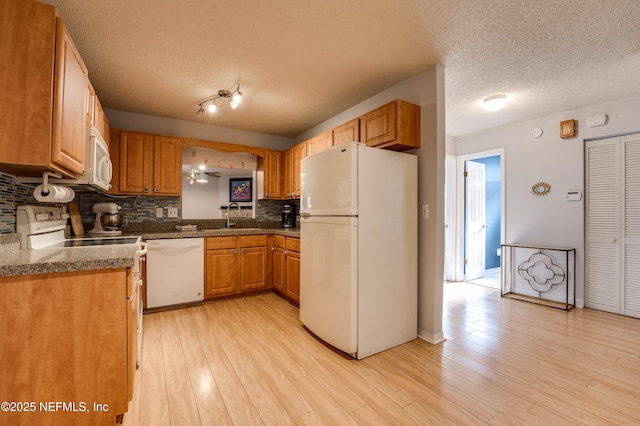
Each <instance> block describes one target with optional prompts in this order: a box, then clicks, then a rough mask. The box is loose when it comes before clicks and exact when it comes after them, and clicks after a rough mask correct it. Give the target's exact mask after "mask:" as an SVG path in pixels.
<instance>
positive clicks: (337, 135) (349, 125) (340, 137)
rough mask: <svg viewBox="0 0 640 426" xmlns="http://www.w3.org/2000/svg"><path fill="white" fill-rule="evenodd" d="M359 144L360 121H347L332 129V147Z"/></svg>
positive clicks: (357, 119)
mask: <svg viewBox="0 0 640 426" xmlns="http://www.w3.org/2000/svg"><path fill="white" fill-rule="evenodd" d="M354 141H355V142H360V119H359V118H356V119H354V120H351V121H348V122H346V123H344V124H342V125H340V126H338V127H336V128H335V129H333V145H334V146H335V145H343V144H346V143H349V142H354Z"/></svg>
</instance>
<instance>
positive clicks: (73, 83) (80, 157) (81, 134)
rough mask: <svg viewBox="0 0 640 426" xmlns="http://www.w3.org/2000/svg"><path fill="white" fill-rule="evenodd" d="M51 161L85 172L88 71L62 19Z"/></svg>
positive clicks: (74, 170) (57, 39) (57, 57)
mask: <svg viewBox="0 0 640 426" xmlns="http://www.w3.org/2000/svg"><path fill="white" fill-rule="evenodd" d="M54 84H55V90H54V104H53V140H52V143H51V161H52V162H53V163H54V164H57V165H58V166H60V167H63V168H64V169H66V170H69V171H71V172H73V173H77V174H81V173H82V172H84V157H85V148H86V145H87V139H88V137H89V134H88V128H87V114H86V106H87V87H88V79H87V68H86V67H85V65H84V62H82V58H81V57H80V53H79V52H78V49H76V47H75V45H74V44H73V40H72V39H71V35H70V34H69V32H68V31H67V28H66V27H65V25H64V23H63V22H62V20H61V19H59V18H58V19H57V34H56V72H55V83H54Z"/></svg>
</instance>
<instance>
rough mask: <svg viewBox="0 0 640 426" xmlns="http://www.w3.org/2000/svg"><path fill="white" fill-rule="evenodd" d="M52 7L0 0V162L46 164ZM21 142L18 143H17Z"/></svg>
mask: <svg viewBox="0 0 640 426" xmlns="http://www.w3.org/2000/svg"><path fill="white" fill-rule="evenodd" d="M55 30H56V10H55V8H54V7H53V6H50V5H48V4H43V3H38V2H27V1H6V0H3V1H1V2H0V40H2V41H1V42H0V64H2V65H0V68H1V70H2V71H0V75H2V78H0V117H1V118H0V120H1V121H0V145H1V146H2V149H1V150H0V163H3V167H4V165H6V164H25V165H36V166H37V165H40V166H42V165H49V164H50V163H51V154H50V146H49V145H50V143H51V126H52V122H51V119H52V114H53V102H52V98H51V97H52V95H53V93H52V84H53V81H54V77H53V69H54V59H55V55H54V52H55V39H56V34H55V33H56V31H55ZM18 142H19V143H18Z"/></svg>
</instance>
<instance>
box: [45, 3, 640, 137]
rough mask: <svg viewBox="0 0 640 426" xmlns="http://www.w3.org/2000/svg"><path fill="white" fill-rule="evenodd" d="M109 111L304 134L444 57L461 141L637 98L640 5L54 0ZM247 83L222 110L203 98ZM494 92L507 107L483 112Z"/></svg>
mask: <svg viewBox="0 0 640 426" xmlns="http://www.w3.org/2000/svg"><path fill="white" fill-rule="evenodd" d="M44 2H45V3H49V4H53V5H55V6H56V7H57V8H58V11H59V14H60V15H61V16H62V18H63V19H64V21H65V23H66V24H67V26H68V27H69V30H70V32H71V34H72V36H73V38H74V41H75V42H76V44H77V46H78V49H79V50H80V53H81V55H82V57H83V59H84V61H85V63H86V65H87V68H88V69H89V75H90V79H91V81H92V83H93V85H94V87H95V89H96V92H97V93H98V96H99V97H100V100H101V102H102V104H103V106H104V107H105V108H111V109H117V110H122V111H130V112H137V113H143V114H150V115H156V116H162V117H171V118H178V119H183V120H191V121H200V122H207V123H211V124H214V125H217V126H222V127H229V128H235V129H243V130H248V131H255V132H261V133H267V134H273V135H280V136H288V137H294V136H296V135H298V134H300V133H302V132H304V131H305V130H308V129H309V128H311V127H313V126H315V125H316V124H318V123H321V122H323V121H325V120H326V119H328V118H331V117H332V116H334V115H336V114H338V113H340V112H342V111H344V110H346V109H347V108H349V107H351V106H353V105H355V104H357V103H359V102H361V101H363V100H365V99H367V98H368V97H370V96H372V95H374V94H376V93H378V92H380V91H382V90H384V89H386V88H388V87H390V86H392V85H393V84H395V83H397V82H399V81H401V80H404V79H406V78H408V77H410V76H412V75H415V74H417V73H419V72H422V71H423V70H425V69H427V68H429V67H430V66H432V65H433V64H436V63H439V64H442V65H443V66H444V67H445V79H446V87H445V96H446V132H447V134H448V135H451V136H462V135H466V134H470V133H475V132H479V131H482V130H485V129H488V128H492V127H496V126H501V125H505V124H509V123H514V122H519V121H524V120H528V119H531V118H535V117H540V116H544V115H547V114H550V113H554V112H559V111H564V110H569V109H574V108H579V107H582V106H586V105H592V104H596V103H600V102H606V101H611V100H615V99H621V98H625V97H630V96H636V95H640V78H639V77H638V70H640V25H638V23H639V22H640V1H638V0H535V1H531V0H521V1H518V0H322V1H317V0H274V1H262V0H206V1H205V0H107V1H87V0H44ZM237 84H240V85H241V90H242V92H243V93H244V98H243V103H242V105H241V106H240V107H238V109H236V110H233V111H232V110H231V109H230V108H229V107H228V105H221V106H220V107H219V108H218V112H217V113H216V114H215V116H210V115H208V114H205V115H204V116H202V117H201V116H199V115H198V114H197V110H198V103H199V102H200V101H202V100H203V99H205V98H207V97H210V96H212V95H214V94H215V93H217V91H218V90H219V89H233V88H235V87H236V85H237ZM495 93H505V94H506V95H507V96H508V97H509V104H508V105H507V107H506V108H505V109H504V110H502V111H500V112H497V113H487V112H485V111H483V110H482V109H481V100H482V99H483V98H484V97H486V96H489V95H492V94H495Z"/></svg>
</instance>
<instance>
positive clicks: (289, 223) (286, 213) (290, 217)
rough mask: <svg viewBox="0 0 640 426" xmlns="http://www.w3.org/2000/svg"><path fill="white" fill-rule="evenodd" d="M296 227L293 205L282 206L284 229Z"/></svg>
mask: <svg viewBox="0 0 640 426" xmlns="http://www.w3.org/2000/svg"><path fill="white" fill-rule="evenodd" d="M295 226H296V212H295V209H294V208H293V206H292V205H291V204H283V205H282V227H283V228H295Z"/></svg>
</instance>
